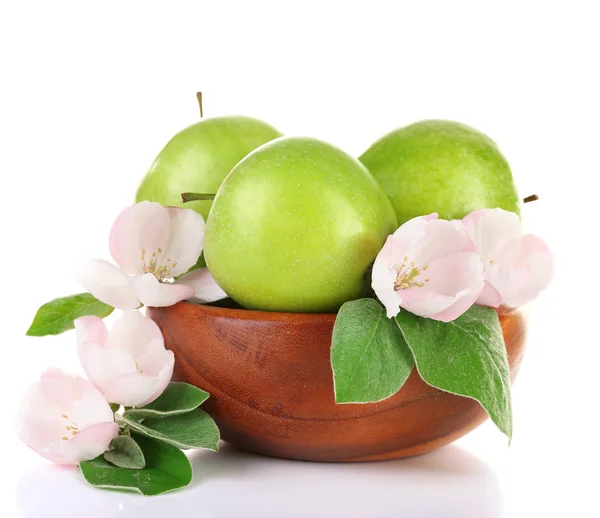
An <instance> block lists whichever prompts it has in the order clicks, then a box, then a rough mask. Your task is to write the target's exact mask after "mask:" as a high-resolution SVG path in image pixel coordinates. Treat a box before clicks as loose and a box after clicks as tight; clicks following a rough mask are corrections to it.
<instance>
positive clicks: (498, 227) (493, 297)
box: [462, 209, 554, 308]
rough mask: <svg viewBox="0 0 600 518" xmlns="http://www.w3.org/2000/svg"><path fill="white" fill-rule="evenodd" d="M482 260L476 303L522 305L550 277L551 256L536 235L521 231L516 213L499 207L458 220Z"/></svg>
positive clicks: (479, 211)
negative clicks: (480, 279) (481, 278)
mask: <svg viewBox="0 0 600 518" xmlns="http://www.w3.org/2000/svg"><path fill="white" fill-rule="evenodd" d="M462 223H463V225H464V227H465V228H466V230H467V232H468V234H469V236H470V237H471V239H472V240H473V243H474V244H475V246H476V248H477V251H478V252H479V256H480V257H481V262H482V263H483V268H484V272H483V277H484V280H485V286H484V289H483V291H482V293H481V295H480V296H479V299H478V300H477V302H476V303H477V304H479V305H482V306H491V307H494V308H497V307H499V306H501V305H504V306H507V307H511V308H515V307H518V306H522V305H524V304H526V303H528V302H530V301H532V300H533V299H534V298H535V297H537V296H538V294H539V292H540V291H542V290H543V289H545V288H546V287H547V286H548V284H550V281H551V279H552V275H553V271H554V258H553V256H552V253H551V252H550V251H549V250H548V247H547V246H546V244H545V243H544V242H543V241H542V240H541V239H540V238H539V237H537V236H534V235H532V234H523V229H522V226H521V222H520V220H519V218H518V216H517V215H516V214H514V213H513V212H508V211H505V210H502V209H482V210H477V211H474V212H471V213H470V214H469V215H467V216H465V217H464V218H463V220H462Z"/></svg>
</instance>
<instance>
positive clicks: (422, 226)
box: [372, 214, 483, 322]
mask: <svg viewBox="0 0 600 518" xmlns="http://www.w3.org/2000/svg"><path fill="white" fill-rule="evenodd" d="M372 287H373V289H374V290H375V293H376V295H377V297H378V298H379V300H380V301H381V302H382V303H383V305H384V306H385V308H386V310H387V316H388V317H390V318H391V317H394V316H395V315H397V314H398V313H399V311H400V308H401V307H402V308H404V309H406V310H407V311H410V312H411V313H414V314H415V315H419V316H422V317H428V318H432V319H434V320H441V321H442V322H449V321H451V320H454V319H456V318H457V317H459V316H460V315H461V314H462V313H464V312H465V311H466V310H467V309H469V308H470V307H471V306H472V305H473V303H474V302H475V300H476V299H477V297H478V296H479V294H480V293H481V290H482V288H483V277H482V266H481V261H480V260H479V257H478V255H477V253H476V252H475V247H474V245H473V243H472V242H471V240H470V239H469V236H468V235H467V233H466V232H465V230H464V229H463V228H461V226H460V225H457V224H455V223H454V222H450V221H445V220H438V219H437V214H430V215H428V216H420V217H417V218H413V219H411V220H409V221H407V222H406V223H404V224H403V225H402V226H401V227H400V228H398V230H396V232H394V234H393V235H391V236H389V237H388V239H387V241H386V243H385V245H384V247H383V249H382V250H381V252H379V254H378V256H377V258H376V259H375V263H374V265H373V273H372Z"/></svg>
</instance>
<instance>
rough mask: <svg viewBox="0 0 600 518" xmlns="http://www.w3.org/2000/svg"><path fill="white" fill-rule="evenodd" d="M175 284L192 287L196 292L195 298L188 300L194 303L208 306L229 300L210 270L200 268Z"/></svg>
mask: <svg viewBox="0 0 600 518" xmlns="http://www.w3.org/2000/svg"><path fill="white" fill-rule="evenodd" d="M175 284H182V285H185V286H190V287H192V288H193V290H194V296H193V297H191V298H189V299H187V300H191V301H192V302H197V303H200V304H206V303H208V302H215V301H217V300H221V299H224V298H227V293H225V292H224V291H223V290H222V289H221V287H220V286H219V285H218V284H217V282H216V281H215V279H214V278H213V276H212V275H211V274H210V272H209V271H208V268H199V269H198V270H194V271H193V272H190V273H188V274H187V275H184V276H183V277H181V278H179V279H178V280H177V281H176V282H175Z"/></svg>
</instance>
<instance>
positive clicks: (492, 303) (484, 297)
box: [476, 282, 502, 308]
mask: <svg viewBox="0 0 600 518" xmlns="http://www.w3.org/2000/svg"><path fill="white" fill-rule="evenodd" d="M476 304H478V305H480V306H489V307H491V308H497V307H500V305H501V304H502V295H500V293H499V292H498V290H497V289H496V288H494V287H493V286H492V285H491V284H490V283H489V282H486V283H484V285H483V291H482V292H481V294H480V295H479V298H478V299H477V301H476Z"/></svg>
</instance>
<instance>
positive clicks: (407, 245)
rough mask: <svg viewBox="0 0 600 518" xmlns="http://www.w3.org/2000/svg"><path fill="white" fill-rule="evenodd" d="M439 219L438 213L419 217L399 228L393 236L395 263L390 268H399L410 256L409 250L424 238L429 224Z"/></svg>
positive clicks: (392, 246) (391, 251) (392, 249)
mask: <svg viewBox="0 0 600 518" xmlns="http://www.w3.org/2000/svg"><path fill="white" fill-rule="evenodd" d="M437 217H438V215H437V214H436V213H433V214H429V215H428V216H418V217H416V218H413V219H410V220H408V221H407V222H406V223H404V224H403V225H401V226H400V227H398V229H397V230H396V232H394V234H393V235H392V238H393V239H392V240H391V245H390V246H391V250H390V254H391V257H392V258H394V262H393V263H392V264H390V266H394V267H397V266H400V264H402V262H403V259H404V257H405V256H408V255H409V250H410V249H411V248H412V247H413V246H414V244H415V243H416V242H417V241H418V240H419V239H421V238H422V237H423V236H424V234H425V229H426V228H427V226H428V224H429V222H431V221H435V220H437Z"/></svg>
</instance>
